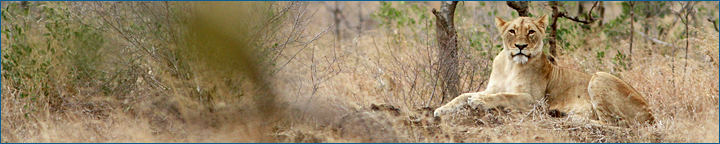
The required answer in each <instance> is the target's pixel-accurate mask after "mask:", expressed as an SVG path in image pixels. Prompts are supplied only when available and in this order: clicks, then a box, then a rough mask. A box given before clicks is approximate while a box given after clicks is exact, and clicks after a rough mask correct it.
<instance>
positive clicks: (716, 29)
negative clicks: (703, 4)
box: [707, 18, 720, 32]
mask: <svg viewBox="0 0 720 144" xmlns="http://www.w3.org/2000/svg"><path fill="white" fill-rule="evenodd" d="M707 20H708V21H709V22H711V23H712V24H713V28H715V31H718V32H720V30H719V29H718V24H717V20H714V19H711V18H708V19H707Z"/></svg>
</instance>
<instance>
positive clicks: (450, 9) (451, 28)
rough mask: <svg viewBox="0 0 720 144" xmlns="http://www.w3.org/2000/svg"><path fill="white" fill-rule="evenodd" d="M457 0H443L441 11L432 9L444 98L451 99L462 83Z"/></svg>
mask: <svg viewBox="0 0 720 144" xmlns="http://www.w3.org/2000/svg"><path fill="white" fill-rule="evenodd" d="M457 3H458V2H457V1H443V2H442V4H441V6H440V11H437V10H435V9H432V13H433V15H435V18H436V31H437V34H436V36H437V44H438V48H439V51H440V53H439V58H440V60H439V63H440V64H439V65H438V66H439V71H438V73H439V76H440V77H441V80H442V81H441V82H442V88H443V90H442V95H443V97H442V99H441V102H445V100H446V99H447V100H450V99H452V98H455V97H456V96H458V95H459V94H460V92H459V90H458V85H459V84H460V75H459V74H458V71H457V70H458V65H459V62H458V59H457V54H458V53H457V52H458V47H457V33H456V32H455V23H454V17H455V16H454V15H455V7H456V6H457Z"/></svg>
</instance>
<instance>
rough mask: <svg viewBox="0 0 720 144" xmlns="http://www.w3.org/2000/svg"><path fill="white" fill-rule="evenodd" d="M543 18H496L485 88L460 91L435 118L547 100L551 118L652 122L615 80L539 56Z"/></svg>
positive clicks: (633, 94) (637, 98)
mask: <svg viewBox="0 0 720 144" xmlns="http://www.w3.org/2000/svg"><path fill="white" fill-rule="evenodd" d="M547 21H548V20H547V15H543V16H542V17H540V18H537V19H536V18H530V17H518V18H515V19H514V20H512V21H505V20H503V19H502V18H499V17H497V18H495V24H496V25H497V28H498V30H499V31H500V32H501V37H502V40H503V50H502V51H501V52H500V53H499V54H498V55H497V56H496V57H495V60H494V61H493V66H492V68H493V69H492V73H490V81H489V82H488V86H487V89H486V90H485V91H482V92H477V93H464V94H462V95H460V96H458V97H457V98H455V99H453V100H452V101H450V102H449V103H447V104H445V105H444V106H442V107H440V108H438V109H436V110H435V113H434V114H435V116H441V115H445V114H448V113H452V112H455V111H457V110H458V109H460V108H462V107H464V106H465V105H469V106H470V107H471V108H473V109H482V110H488V109H495V108H498V109H504V108H509V109H516V110H520V111H527V110H530V109H532V108H533V105H534V104H536V103H537V100H540V99H542V98H545V100H547V104H548V105H549V107H548V108H549V109H548V110H549V113H550V115H552V116H556V117H563V116H567V115H575V116H581V117H584V118H587V119H589V120H591V121H593V122H598V123H613V124H620V125H626V124H632V123H653V122H654V117H653V115H652V112H651V110H650V109H649V106H648V104H647V102H645V99H644V98H643V96H642V95H640V93H638V92H637V91H636V90H635V89H633V88H632V87H631V86H630V85H628V84H626V83H625V82H623V81H622V80H620V79H619V78H617V77H615V76H613V75H611V74H608V73H605V72H597V73H595V74H593V75H592V76H590V75H588V74H585V73H582V72H578V71H575V70H571V69H566V68H562V67H558V66H556V65H553V64H551V63H550V60H548V59H546V55H545V54H544V53H543V39H544V38H545V26H546V25H547Z"/></svg>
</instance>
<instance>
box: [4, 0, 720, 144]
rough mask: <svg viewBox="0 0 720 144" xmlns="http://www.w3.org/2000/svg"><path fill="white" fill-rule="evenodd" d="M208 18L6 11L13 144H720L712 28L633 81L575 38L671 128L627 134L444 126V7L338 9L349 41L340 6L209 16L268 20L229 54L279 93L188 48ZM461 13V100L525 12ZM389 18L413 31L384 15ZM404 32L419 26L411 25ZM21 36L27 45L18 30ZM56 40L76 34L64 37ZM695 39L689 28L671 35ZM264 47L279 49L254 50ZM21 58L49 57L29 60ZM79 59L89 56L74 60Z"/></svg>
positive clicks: (495, 121)
mask: <svg viewBox="0 0 720 144" xmlns="http://www.w3.org/2000/svg"><path fill="white" fill-rule="evenodd" d="M532 3H533V5H532V7H533V8H532V9H531V13H533V14H540V13H549V10H548V8H545V7H544V5H543V4H544V3H543V2H532ZM707 3H708V4H714V5H717V3H711V2H707ZM203 4H205V3H193V2H33V3H32V4H31V7H30V9H29V11H28V12H27V14H24V13H23V12H22V11H21V9H20V8H19V2H3V3H2V7H3V16H9V18H8V19H3V22H2V27H3V31H4V32H3V35H2V52H3V56H5V55H6V54H15V55H19V57H18V58H16V59H14V61H13V62H18V63H17V64H16V65H12V66H9V65H6V62H9V61H11V60H9V59H10V58H8V57H4V58H3V77H2V82H3V86H2V142H717V141H718V133H720V132H719V131H718V126H719V124H718V121H719V120H718V117H720V116H719V114H718V95H719V93H718V33H717V32H716V31H713V30H711V29H712V28H711V27H709V25H711V24H709V23H700V24H699V26H698V27H695V26H693V27H692V29H691V32H692V33H695V34H693V35H690V38H683V37H680V36H675V35H668V37H667V38H665V39H663V40H666V41H667V42H669V43H671V44H674V45H678V46H680V45H684V41H685V40H689V41H690V42H691V43H692V44H691V45H690V47H689V51H688V52H689V53H688V54H689V57H688V58H685V57H684V54H685V53H684V49H683V50H676V51H675V52H672V50H673V49H672V48H670V47H667V46H663V45H658V44H653V43H652V42H650V41H644V40H642V37H640V38H637V37H636V39H635V41H634V42H633V46H634V47H633V49H634V51H633V59H632V63H633V65H632V66H633V67H630V68H628V69H625V66H623V65H622V64H621V63H619V61H618V60H617V59H614V57H613V56H616V55H618V53H621V54H625V53H627V47H628V46H629V41H627V40H626V39H627V38H626V35H622V34H621V35H613V34H611V33H606V32H605V31H602V29H601V28H597V27H593V28H591V29H590V30H581V29H574V30H573V34H566V35H564V36H565V37H564V38H563V39H564V40H566V41H567V42H569V43H570V44H572V45H578V48H574V49H563V50H561V51H560V52H561V56H559V57H557V58H556V59H557V61H558V65H560V66H562V67H567V68H570V69H575V70H578V71H582V72H587V73H593V72H596V71H606V72H610V73H612V74H614V75H616V76H618V77H620V78H621V79H623V80H624V81H626V82H627V83H629V84H630V85H631V86H633V87H634V88H635V89H636V90H638V91H639V92H640V93H641V94H642V95H643V96H645V98H646V100H648V102H649V103H650V105H651V108H652V110H653V113H654V114H655V116H656V119H657V123H655V124H652V125H639V126H632V127H629V128H624V127H613V126H603V125H593V124H590V123H588V122H586V121H585V120H584V119H582V118H575V117H572V116H571V117H565V118H554V117H551V116H549V115H547V111H546V107H547V105H546V104H545V103H543V101H538V103H537V105H536V106H535V108H534V109H533V110H532V111H529V112H513V111H510V112H489V113H482V112H478V111H474V110H469V109H468V110H464V111H462V112H460V113H458V114H456V115H451V116H447V117H442V118H436V117H433V116H432V110H433V109H434V108H436V107H438V106H440V105H442V103H441V101H440V97H439V96H438V93H439V92H440V88H439V87H438V85H437V84H438V82H437V76H436V75H435V71H436V70H437V69H438V67H439V65H437V64H436V62H437V58H436V56H435V55H437V52H436V51H437V50H436V48H435V46H434V43H435V42H434V33H435V32H434V29H433V28H434V26H433V23H434V22H433V19H431V18H426V19H423V18H421V17H423V16H429V15H431V14H430V12H429V9H430V8H429V7H431V6H432V4H431V3H430V4H428V3H426V2H389V3H380V2H339V3H338V6H341V7H343V8H342V11H343V14H344V16H346V17H345V20H346V21H347V22H343V23H342V25H341V28H340V29H341V30H342V31H341V33H342V38H343V39H335V37H333V36H332V35H333V34H334V33H333V32H331V29H333V26H334V25H333V24H334V21H333V15H332V12H331V10H332V9H331V8H328V7H332V6H334V5H335V3H334V2H308V3H305V2H301V3H295V2H265V3H252V4H251V3H245V2H239V3H229V2H228V3H219V4H220V5H226V6H238V7H237V8H232V7H231V8H227V9H224V10H223V11H214V12H215V13H223V12H230V13H232V12H237V13H233V14H228V15H223V16H219V17H210V16H212V14H213V13H210V14H208V15H202V16H208V18H207V19H205V21H207V22H209V23H213V22H216V23H214V24H217V25H218V26H217V27H211V28H210V29H215V30H217V29H222V28H226V29H225V30H227V29H233V28H238V29H244V30H246V28H247V27H230V28H228V27H226V26H228V25H232V23H229V24H228V23H227V22H230V21H226V20H223V19H232V17H233V16H235V17H242V16H243V15H248V14H247V13H248V10H249V9H242V8H243V7H244V6H248V5H251V6H250V7H254V8H256V9H253V10H255V12H256V13H258V15H255V16H257V17H253V19H252V20H243V19H235V20H234V21H232V22H233V23H244V22H254V23H251V24H250V26H248V27H252V28H250V32H243V31H242V30H237V31H231V30H227V31H225V32H227V33H232V34H230V35H235V36H227V35H225V36H226V37H224V38H228V39H233V40H235V39H241V40H242V39H247V38H248V37H250V38H254V39H252V40H248V41H249V43H251V45H252V48H259V49H256V50H258V51H260V52H259V53H261V54H257V55H256V56H260V58H261V59H262V58H264V59H262V60H259V61H260V62H257V64H259V65H260V66H262V67H265V68H267V69H266V70H263V72H267V73H265V74H268V75H267V76H266V77H265V78H264V80H267V81H268V82H267V83H264V82H257V81H254V80H253V76H252V74H248V73H245V72H247V70H245V71H244V70H243V69H245V68H247V67H243V65H242V63H240V62H239V61H244V60H243V59H242V58H244V57H246V56H242V55H232V54H234V52H238V51H239V50H241V49H232V48H224V49H223V48H222V47H225V46H223V45H219V46H218V45H210V46H208V45H204V43H193V42H188V41H189V40H196V39H197V37H192V36H191V37H185V36H187V35H185V34H186V33H184V32H187V31H184V30H186V29H189V28H191V27H192V25H186V24H188V23H189V22H192V20H194V19H192V16H193V15H191V14H194V13H193V10H195V9H193V8H198V7H200V8H202V7H201V6H199V5H203ZM214 4H218V3H214ZM388 4H389V5H388ZM608 4H609V5H608V9H609V11H608V13H607V16H608V17H607V18H606V19H612V18H614V17H616V16H618V15H620V14H618V13H613V12H617V11H620V10H619V9H620V6H619V3H608ZM211 5H212V4H211ZM384 6H389V7H386V8H385V9H383V7H384ZM458 6H459V8H458V10H457V17H456V18H457V20H458V21H457V22H456V24H457V27H458V35H459V42H460V43H459V46H460V48H461V51H460V54H459V55H460V57H459V58H460V61H461V66H462V70H461V78H462V81H461V83H462V84H461V90H462V92H475V91H482V90H483V89H484V87H485V84H486V83H487V77H488V75H489V72H490V70H491V67H490V63H491V58H492V57H494V56H495V54H497V52H498V51H500V50H501V49H500V48H499V47H497V45H499V44H500V39H499V37H498V36H497V30H496V28H495V27H494V23H493V21H492V18H493V17H495V16H501V17H504V18H510V17H511V16H510V15H511V14H510V13H511V12H512V9H509V8H507V9H506V8H504V7H506V5H505V4H504V2H484V3H483V4H481V3H479V2H464V3H460V4H459V5H458ZM715 7H717V6H715ZM51 8H52V9H51ZM387 8H395V9H396V10H399V11H404V15H400V16H399V17H392V18H391V17H383V16H382V15H379V14H378V12H379V11H383V10H387ZM495 10H497V12H493V11H495ZM209 11H212V9H210V10H209ZM251 13H252V12H251ZM714 14H715V15H717V13H714ZM62 15H67V16H66V17H60V16H62ZM195 16H198V15H195ZM354 16H363V20H362V21H361V20H360V19H359V18H357V17H354ZM228 17H230V18H228ZM401 19H406V20H407V19H412V20H415V23H402V24H401V23H398V22H397V21H398V20H401ZM195 20H196V19H195ZM672 21H673V20H672V18H666V19H662V20H658V23H672ZM253 24H255V25H253ZM381 24H382V25H381ZM641 24H642V23H640V22H639V23H636V27H637V26H638V25H641ZM48 25H49V26H56V27H47V26H48ZM572 25H573V23H572V22H569V21H563V22H562V23H561V27H563V26H568V27H569V26H572ZM245 26H247V25H245ZM253 26H260V27H253ZM263 26H267V27H263ZM18 27H19V28H22V29H23V30H22V34H24V35H20V34H21V33H18V31H16V30H15V29H14V28H18ZM356 27H361V28H362V29H359V30H358V29H356ZM57 29H63V30H64V29H67V30H68V31H69V32H63V31H58V32H53V30H57ZM683 29H684V26H681V24H676V25H674V26H673V27H671V28H670V30H669V31H670V32H669V33H681V32H682V31H683ZM252 30H257V31H252ZM200 31H202V30H200ZM72 32H86V33H94V34H96V35H98V36H93V35H71V34H69V33H72ZM253 32H264V33H261V34H259V35H252V36H247V35H243V34H244V33H253ZM6 33H7V34H6ZM45 33H49V34H51V35H43V34H45ZM198 33H202V32H198ZM53 36H55V37H53ZM98 39H101V40H102V41H101V42H100V43H95V45H94V46H88V45H89V44H93V43H88V41H89V40H98ZM212 40H213V39H210V40H208V41H212ZM215 40H218V39H215ZM220 40H222V39H220ZM228 43H242V42H239V41H230V42H228ZM13 46H15V47H17V48H15V47H13ZM193 46H206V47H214V46H217V47H214V48H216V50H218V51H223V50H224V51H223V52H225V53H220V54H212V53H196V52H197V51H203V50H209V49H210V48H204V47H193ZM22 47H31V48H34V50H33V51H32V52H30V53H22V54H18V52H24V51H22V50H23V49H22ZM50 49H56V50H57V51H56V52H50ZM40 50H46V51H48V52H44V53H41V52H40ZM79 50H84V51H83V52H85V53H83V54H78V53H74V52H77V51H79ZM253 51H254V50H253ZM598 51H603V52H604V56H602V57H600V56H599V53H598ZM93 54H95V55H99V57H92V56H94V55H93ZM193 54H197V55H193ZM194 56H198V57H194ZM202 58H210V59H202ZM31 60H35V61H39V62H32V61H31ZM228 61H229V62H228ZM44 62H47V63H48V64H49V65H48V64H46V65H43V63H44ZM73 62H75V63H73ZM686 62H687V67H686V66H685V63H686ZM208 63H210V64H208ZM21 66H22V67H21ZM9 68H12V69H9ZM26 75H29V76H26ZM258 83H259V84H258ZM267 87H269V88H272V90H271V91H272V92H273V93H274V94H275V95H277V97H276V98H275V99H274V101H273V102H272V103H273V104H277V105H279V107H278V111H277V112H276V113H273V114H271V115H270V116H266V117H263V116H262V114H267V113H263V110H262V109H263V108H262V107H260V106H259V104H260V103H262V101H263V100H259V99H258V98H259V97H258V96H260V95H263V94H262V92H263V91H262V89H263V88H267ZM260 98H262V97H260ZM268 117H269V119H268Z"/></svg>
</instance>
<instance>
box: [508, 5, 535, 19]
mask: <svg viewBox="0 0 720 144" xmlns="http://www.w3.org/2000/svg"><path fill="white" fill-rule="evenodd" d="M528 3H530V2H529V1H507V5H508V6H510V7H511V8H513V9H515V10H516V11H517V12H518V15H519V16H521V17H529V16H530V11H528Z"/></svg>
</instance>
